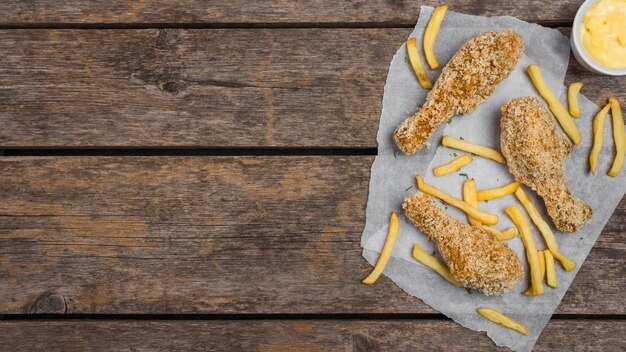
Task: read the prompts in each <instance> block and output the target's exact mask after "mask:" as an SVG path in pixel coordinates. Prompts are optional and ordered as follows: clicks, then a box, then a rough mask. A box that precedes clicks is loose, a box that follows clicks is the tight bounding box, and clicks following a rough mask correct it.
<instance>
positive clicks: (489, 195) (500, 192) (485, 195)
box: [476, 182, 519, 200]
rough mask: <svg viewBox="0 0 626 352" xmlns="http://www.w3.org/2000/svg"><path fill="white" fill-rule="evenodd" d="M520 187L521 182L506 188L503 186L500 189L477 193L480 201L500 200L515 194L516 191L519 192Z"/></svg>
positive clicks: (513, 183) (510, 184)
mask: <svg viewBox="0 0 626 352" xmlns="http://www.w3.org/2000/svg"><path fill="white" fill-rule="evenodd" d="M518 187H519V182H512V183H509V184H508V185H506V186H502V187H499V188H491V189H485V190H482V191H478V192H477V193H476V197H477V198H478V200H491V199H495V198H500V197H504V196H506V195H509V194H513V193H515V190H517V188H518Z"/></svg>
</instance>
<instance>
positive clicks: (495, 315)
mask: <svg viewBox="0 0 626 352" xmlns="http://www.w3.org/2000/svg"><path fill="white" fill-rule="evenodd" d="M476 311H477V312H478V314H480V315H481V316H483V317H484V318H485V319H487V320H490V321H492V322H494V323H496V324H498V325H502V326H504V327H505V328H507V329H511V330H515V331H517V332H519V333H520V334H522V335H526V336H528V335H530V330H529V329H528V327H526V326H525V325H524V324H522V323H520V322H518V321H516V320H513V319H511V318H509V317H507V316H506V315H504V314H502V313H500V312H498V311H497V310H495V309H491V308H478V309H477V310H476Z"/></svg>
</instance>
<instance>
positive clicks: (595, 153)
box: [589, 102, 611, 175]
mask: <svg viewBox="0 0 626 352" xmlns="http://www.w3.org/2000/svg"><path fill="white" fill-rule="evenodd" d="M609 109H611V103H610V102H609V103H608V104H606V106H605V107H604V108H602V110H600V111H599V112H598V114H597V115H596V118H595V119H593V147H591V152H590V153H589V170H590V171H591V174H593V175H595V174H596V167H597V165H598V158H599V157H600V152H601V151H602V143H603V142H604V121H605V120H606V114H607V113H608V112H609Z"/></svg>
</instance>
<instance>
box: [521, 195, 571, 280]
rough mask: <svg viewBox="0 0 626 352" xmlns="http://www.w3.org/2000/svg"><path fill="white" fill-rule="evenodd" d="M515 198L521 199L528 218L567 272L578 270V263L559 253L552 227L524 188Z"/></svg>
mask: <svg viewBox="0 0 626 352" xmlns="http://www.w3.org/2000/svg"><path fill="white" fill-rule="evenodd" d="M515 196H516V197H517V199H519V201H520V203H522V205H523V206H524V209H526V212H527V213H528V216H530V218H531V219H532V221H533V223H534V224H535V226H537V228H538V229H539V232H541V234H542V235H543V239H544V240H545V241H546V245H547V246H548V249H549V250H550V252H552V255H553V256H554V257H555V258H556V259H558V261H559V262H561V265H563V268H565V270H567V271H572V270H574V268H576V263H574V262H573V261H571V260H570V259H569V258H567V257H566V256H564V255H563V254H562V253H561V252H559V246H558V245H557V243H556V238H555V237H554V233H552V229H551V228H550V225H548V223H547V222H545V220H543V217H541V214H539V211H538V210H537V208H535V205H534V204H533V202H532V201H531V200H530V198H528V195H527V194H526V192H524V189H523V188H522V187H519V188H518V189H517V191H515Z"/></svg>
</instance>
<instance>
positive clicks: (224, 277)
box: [0, 156, 626, 314]
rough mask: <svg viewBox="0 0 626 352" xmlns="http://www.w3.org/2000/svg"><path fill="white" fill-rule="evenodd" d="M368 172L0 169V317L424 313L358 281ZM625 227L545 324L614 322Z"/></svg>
mask: <svg viewBox="0 0 626 352" xmlns="http://www.w3.org/2000/svg"><path fill="white" fill-rule="evenodd" d="M372 161H373V157H339V156H337V157H322V156H315V157H314V156H311V157H24V158H17V157H4V158H0V297H3V300H2V301H1V302H0V314H2V313H5V314H8V313H45V312H57V313H62V312H67V313H199V312H201V313H434V311H433V310H432V309H430V308H428V307H427V306H426V305H425V304H423V303H421V301H419V300H418V299H415V298H412V297H410V296H408V295H407V294H405V293H404V292H403V291H401V290H400V289H399V288H398V287H397V286H396V285H394V284H393V283H392V282H391V281H390V280H389V279H387V278H385V277H382V278H381V279H380V280H379V281H378V282H377V283H376V284H375V285H372V286H363V285H361V284H360V281H361V279H362V278H363V277H365V276H366V275H367V274H368V272H369V271H370V270H371V267H370V266H369V265H368V264H367V263H366V261H365V260H364V259H363V258H362V257H361V254H360V252H361V249H360V246H359V242H360V237H361V231H362V229H363V226H364V212H365V205H366V200H367V189H368V182H369V174H370V166H371V163H372ZM625 220H626V201H622V203H621V204H620V206H619V208H618V210H617V211H616V213H615V215H614V216H613V217H612V219H611V221H609V223H608V225H607V227H606V228H605V231H604V233H603V234H602V235H601V236H600V238H599V240H598V242H597V243H596V245H595V247H594V249H593V250H592V252H591V254H590V255H589V257H588V258H587V260H586V262H585V263H584V265H583V266H582V268H581V271H580V272H579V274H578V276H577V278H576V279H575V281H574V283H573V285H572V287H571V288H570V290H569V292H568V293H567V295H566V297H565V299H564V301H563V302H562V304H561V306H560V308H559V309H558V310H557V312H558V313H587V314H624V313H626V308H625V307H624V305H623V302H622V301H623V299H622V298H623V293H624V292H626V275H625V268H626V265H625V260H626V259H625V257H626V256H625V255H624V254H625V253H624V250H625V248H626V246H625V243H626V231H625V229H624V223H625Z"/></svg>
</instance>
